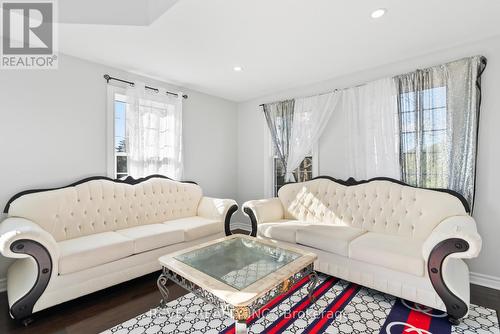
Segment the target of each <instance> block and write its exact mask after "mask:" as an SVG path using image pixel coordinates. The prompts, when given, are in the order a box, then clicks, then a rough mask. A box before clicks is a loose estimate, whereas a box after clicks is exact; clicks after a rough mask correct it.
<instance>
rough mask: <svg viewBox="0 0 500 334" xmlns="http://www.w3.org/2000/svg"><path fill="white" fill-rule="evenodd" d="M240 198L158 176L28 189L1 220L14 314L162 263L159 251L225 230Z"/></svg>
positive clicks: (0, 239)
mask: <svg viewBox="0 0 500 334" xmlns="http://www.w3.org/2000/svg"><path fill="white" fill-rule="evenodd" d="M237 208H238V207H237V204H236V202H235V201H233V200H229V199H215V198H209V197H203V195H202V190H201V188H200V187H199V186H198V185H196V184H194V183H181V182H176V181H172V180H170V179H168V178H165V177H162V176H159V175H154V176H151V177H148V178H144V179H140V180H134V179H132V178H128V179H127V180H125V181H116V180H111V179H107V178H102V177H96V178H91V179H86V180H82V181H80V182H77V183H76V184H73V185H70V186H68V187H64V188H60V189H55V190H48V191H28V192H24V193H21V194H18V195H16V196H15V197H14V199H13V200H11V201H10V202H9V204H8V205H7V207H6V210H5V212H6V213H8V218H7V219H6V220H4V221H3V222H2V223H1V224H0V252H1V253H2V255H3V256H6V257H10V258H16V259H18V260H17V261H15V262H14V263H13V264H12V265H11V266H10V268H9V270H8V277H7V292H8V299H9V307H10V313H11V316H13V317H14V318H16V319H21V320H22V319H25V318H27V317H29V316H30V315H31V314H32V313H34V312H37V311H40V310H42V309H45V308H48V307H50V306H53V305H56V304H59V303H62V302H64V301H67V300H70V299H74V298H77V297H79V296H82V295H85V294H88V293H91V292H94V291H97V290H100V289H103V288H106V287H109V286H111V285H114V284H118V283H121V282H124V281H127V280H130V279H133V278H135V277H138V276H141V275H145V274H147V273H150V272H153V271H156V270H159V269H160V266H159V263H158V260H157V259H158V257H160V256H161V255H164V254H166V253H169V252H172V251H176V250H179V249H181V248H184V247H189V246H192V245H194V244H198V243H202V242H206V241H208V240H212V239H215V238H219V237H221V236H224V229H225V224H226V225H227V226H226V229H228V225H229V221H230V218H231V215H232V214H233V213H234V212H235V211H236V210H237Z"/></svg>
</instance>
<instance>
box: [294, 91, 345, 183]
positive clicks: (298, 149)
mask: <svg viewBox="0 0 500 334" xmlns="http://www.w3.org/2000/svg"><path fill="white" fill-rule="evenodd" d="M340 95H341V94H340V92H339V91H334V92H331V93H326V94H321V95H315V96H310V97H302V98H298V99H295V106H294V116H293V124H292V132H291V137H290V150H289V154H288V160H287V165H286V176H287V177H286V180H287V181H296V180H295V176H294V175H293V171H294V170H295V169H296V168H297V167H299V165H300V163H301V162H302V160H304V158H305V157H306V156H307V155H308V154H309V153H310V152H311V151H312V149H313V146H314V144H315V143H317V142H318V140H319V138H320V137H321V134H322V133H323V131H324V130H325V127H326V125H327V123H328V120H329V119H330V117H331V115H332V114H333V111H334V109H335V107H336V106H337V103H338V102H339V99H340Z"/></svg>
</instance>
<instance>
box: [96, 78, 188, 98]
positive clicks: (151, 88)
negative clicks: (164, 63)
mask: <svg viewBox="0 0 500 334" xmlns="http://www.w3.org/2000/svg"><path fill="white" fill-rule="evenodd" d="M104 80H106V83H109V81H110V80H114V81H119V82H123V83H126V84H129V85H130V86H135V83H133V82H132V81H127V80H123V79H118V78H114V77H112V76H110V75H109V74H104ZM145 88H146V89H150V90H154V91H155V92H159V91H160V90H159V89H158V88H154V87H150V86H146V87H145ZM167 94H169V95H173V96H179V94H177V93H172V92H168V91H167ZM182 97H183V98H185V99H187V98H188V96H187V95H186V94H184V95H182Z"/></svg>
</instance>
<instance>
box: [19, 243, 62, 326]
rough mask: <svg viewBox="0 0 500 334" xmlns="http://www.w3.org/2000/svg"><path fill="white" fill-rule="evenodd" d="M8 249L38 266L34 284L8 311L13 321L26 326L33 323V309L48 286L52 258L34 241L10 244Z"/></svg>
mask: <svg viewBox="0 0 500 334" xmlns="http://www.w3.org/2000/svg"><path fill="white" fill-rule="evenodd" d="M10 249H11V251H12V252H14V253H22V254H27V255H29V256H31V257H32V258H33V259H34V260H35V262H36V264H37V266H38V268H37V270H38V275H37V279H36V281H35V284H34V285H33V287H32V288H31V289H30V290H29V291H28V292H27V293H26V294H25V295H24V296H23V297H21V298H20V299H19V300H18V301H16V302H15V303H14V304H13V305H12V307H11V309H10V314H11V315H12V317H13V318H14V319H16V320H19V321H20V322H21V323H22V324H23V325H24V326H28V325H29V324H31V323H32V322H33V321H34V318H33V317H32V314H33V307H34V306H35V303H36V302H37V301H38V298H40V296H41V295H42V293H43V292H44V291H45V288H46V287H47V285H48V284H49V280H50V276H51V274H52V258H51V257H50V254H49V252H48V250H47V249H46V248H45V247H44V246H42V245H41V244H40V243H38V242H36V241H34V240H28V239H21V240H17V241H15V242H13V243H12V245H11V247H10Z"/></svg>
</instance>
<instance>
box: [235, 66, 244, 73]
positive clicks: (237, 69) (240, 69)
mask: <svg viewBox="0 0 500 334" xmlns="http://www.w3.org/2000/svg"><path fill="white" fill-rule="evenodd" d="M233 70H234V71H235V72H241V71H242V70H243V68H242V67H241V66H235V67H233Z"/></svg>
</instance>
